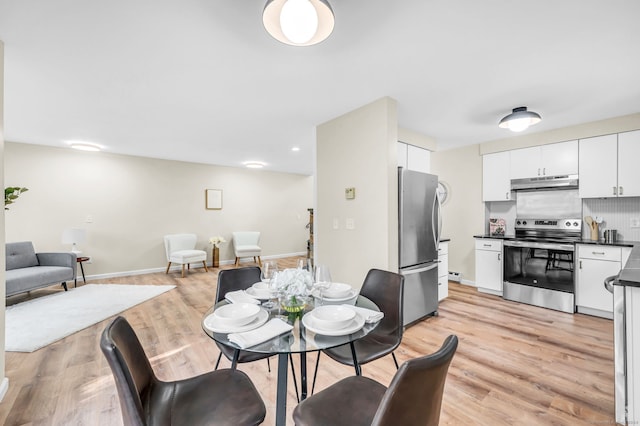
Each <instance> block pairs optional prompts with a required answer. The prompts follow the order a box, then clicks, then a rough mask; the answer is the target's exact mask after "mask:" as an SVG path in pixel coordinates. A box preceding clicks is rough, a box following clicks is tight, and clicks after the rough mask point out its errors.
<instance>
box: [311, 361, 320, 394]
mask: <svg viewBox="0 0 640 426" xmlns="http://www.w3.org/2000/svg"><path fill="white" fill-rule="evenodd" d="M321 353H322V351H318V357H317V358H316V368H315V369H314V371H313V383H312V384H311V395H313V391H314V390H315V388H316V376H317V375H318V366H319V365H320V354H321Z"/></svg>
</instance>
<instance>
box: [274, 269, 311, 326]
mask: <svg viewBox="0 0 640 426" xmlns="http://www.w3.org/2000/svg"><path fill="white" fill-rule="evenodd" d="M273 280H274V281H275V285H274V287H275V289H276V291H277V292H278V295H279V300H280V306H281V307H282V309H283V310H285V311H286V312H287V317H288V318H287V319H288V320H289V322H290V323H293V322H294V321H295V320H296V318H301V317H302V315H303V314H304V309H305V308H306V306H307V303H308V302H309V296H310V294H311V290H312V288H313V277H312V276H311V273H309V271H307V270H305V269H285V270H284V271H281V272H277V273H276V275H275V276H274V277H273Z"/></svg>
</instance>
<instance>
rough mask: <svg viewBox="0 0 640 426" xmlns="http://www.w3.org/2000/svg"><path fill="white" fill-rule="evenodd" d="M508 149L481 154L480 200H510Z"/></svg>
mask: <svg viewBox="0 0 640 426" xmlns="http://www.w3.org/2000/svg"><path fill="white" fill-rule="evenodd" d="M509 158H510V153H509V151H504V152H496V153H494V154H485V155H483V156H482V201H507V200H511V178H510V176H509Z"/></svg>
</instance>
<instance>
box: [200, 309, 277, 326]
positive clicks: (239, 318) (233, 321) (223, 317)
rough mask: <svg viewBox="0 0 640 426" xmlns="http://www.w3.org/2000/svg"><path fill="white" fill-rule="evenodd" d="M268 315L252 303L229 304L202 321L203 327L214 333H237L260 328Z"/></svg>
mask: <svg viewBox="0 0 640 426" xmlns="http://www.w3.org/2000/svg"><path fill="white" fill-rule="evenodd" d="M267 319H269V313H268V312H267V311H265V310H264V309H261V308H260V307H259V306H258V305H254V304H253V303H230V304H228V305H223V306H220V307H218V308H216V309H215V310H214V311H213V313H212V314H211V315H209V316H207V317H206V318H205V319H204V326H205V327H207V328H208V329H209V330H211V331H213V332H214V333H239V332H242V331H249V330H253V329H254V328H257V327H260V326H261V325H262V324H264V323H265V322H267Z"/></svg>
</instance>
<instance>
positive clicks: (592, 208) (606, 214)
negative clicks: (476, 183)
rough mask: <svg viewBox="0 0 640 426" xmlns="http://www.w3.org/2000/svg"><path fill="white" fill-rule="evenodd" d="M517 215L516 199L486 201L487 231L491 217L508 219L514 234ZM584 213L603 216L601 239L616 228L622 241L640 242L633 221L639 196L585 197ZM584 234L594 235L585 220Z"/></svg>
mask: <svg viewBox="0 0 640 426" xmlns="http://www.w3.org/2000/svg"><path fill="white" fill-rule="evenodd" d="M516 216H517V208H516V203H515V202H514V201H499V202H498V201H496V202H487V203H485V218H486V221H485V232H486V233H488V232H489V218H493V217H499V218H504V219H505V220H506V222H507V234H508V235H513V234H514V228H513V225H514V222H515V219H516ZM585 216H591V217H593V218H595V217H596V216H600V217H602V219H603V223H601V224H600V227H599V236H600V239H604V237H603V231H604V230H605V229H616V230H617V231H618V240H619V241H636V242H640V228H632V227H631V220H632V219H638V220H640V197H624V198H584V199H582V219H583V220H584V217H585ZM582 237H583V238H586V239H589V238H591V234H590V232H589V227H588V226H587V225H586V223H583V225H582Z"/></svg>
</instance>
